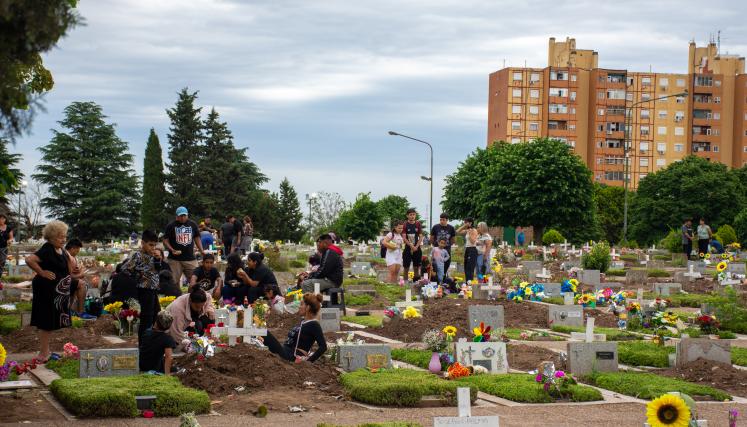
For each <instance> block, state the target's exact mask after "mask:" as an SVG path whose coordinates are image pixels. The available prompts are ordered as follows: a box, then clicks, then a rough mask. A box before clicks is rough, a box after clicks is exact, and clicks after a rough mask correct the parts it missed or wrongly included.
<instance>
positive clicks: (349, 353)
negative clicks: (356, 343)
mask: <svg viewBox="0 0 747 427" xmlns="http://www.w3.org/2000/svg"><path fill="white" fill-rule="evenodd" d="M344 359H345V360H346V361H347V362H348V370H350V361H351V360H353V353H351V352H348V354H346V355H345V357H344Z"/></svg>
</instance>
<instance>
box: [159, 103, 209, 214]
mask: <svg viewBox="0 0 747 427" xmlns="http://www.w3.org/2000/svg"><path fill="white" fill-rule="evenodd" d="M196 99H197V92H193V93H190V92H189V90H188V89H187V88H184V89H182V90H181V91H180V92H179V98H178V99H177V101H176V105H175V106H174V108H172V109H168V110H166V113H167V114H168V115H169V119H171V126H170V127H169V134H168V138H169V164H168V172H167V173H166V184H167V185H168V187H169V190H170V197H169V199H168V202H169V211H170V212H173V210H174V209H175V208H176V207H177V206H182V205H183V206H187V209H189V211H190V212H191V213H192V215H193V216H197V215H202V214H205V213H206V210H205V204H206V200H205V193H204V192H203V191H200V188H201V184H202V183H201V181H202V177H201V173H200V172H201V171H200V170H199V169H198V168H197V165H198V163H199V162H200V157H201V156H202V154H203V153H204V151H203V148H204V146H203V140H204V135H203V133H202V130H203V124H202V120H201V119H200V111H201V110H202V108H198V107H195V100H196Z"/></svg>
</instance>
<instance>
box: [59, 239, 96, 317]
mask: <svg viewBox="0 0 747 427" xmlns="http://www.w3.org/2000/svg"><path fill="white" fill-rule="evenodd" d="M82 247H83V243H82V242H81V241H80V240H78V239H70V240H69V241H68V242H67V244H66V245H65V250H66V251H67V253H68V255H70V258H71V260H72V262H73V271H72V272H71V275H72V276H73V280H72V281H71V282H70V308H71V310H72V311H73V312H72V313H71V314H72V315H73V316H78V317H80V318H83V319H90V318H91V317H92V316H89V315H87V314H86V313H84V312H83V305H84V303H85V301H86V293H87V292H88V288H87V287H86V281H85V277H84V275H83V269H82V268H80V264H78V259H77V258H76V257H77V256H78V253H79V252H80V249H81V248H82ZM73 300H74V304H73Z"/></svg>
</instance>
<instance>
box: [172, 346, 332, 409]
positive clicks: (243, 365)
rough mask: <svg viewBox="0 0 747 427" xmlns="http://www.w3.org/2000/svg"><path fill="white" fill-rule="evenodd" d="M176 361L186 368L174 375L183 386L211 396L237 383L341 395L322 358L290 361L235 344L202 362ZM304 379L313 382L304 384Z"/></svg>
mask: <svg viewBox="0 0 747 427" xmlns="http://www.w3.org/2000/svg"><path fill="white" fill-rule="evenodd" d="M177 364H178V365H179V367H181V368H184V369H186V372H185V373H182V374H179V375H178V377H179V379H180V380H181V382H182V383H183V384H184V385H186V386H189V387H194V388H197V389H202V390H205V391H207V392H208V393H209V394H210V395H211V396H223V395H228V394H233V393H236V390H235V389H236V387H239V386H245V387H247V388H250V389H251V388H254V389H261V390H271V389H283V390H287V391H290V390H292V389H309V388H315V389H317V390H319V391H322V392H325V393H327V394H334V395H340V394H342V387H341V386H340V384H339V382H338V381H337V377H338V374H339V373H338V371H337V370H336V369H335V367H334V365H333V364H332V363H331V362H328V361H326V360H325V359H323V358H322V359H319V360H317V361H316V362H314V363H308V362H303V363H299V364H296V363H290V362H287V361H285V360H283V359H280V358H279V357H278V356H276V355H274V354H272V353H270V352H269V351H267V350H264V349H260V348H257V347H254V346H251V345H248V344H237V345H236V346H235V347H230V348H228V349H226V350H223V351H219V352H217V353H216V354H215V356H213V357H210V358H207V359H205V360H203V361H198V360H197V356H196V355H194V354H190V355H187V356H184V357H183V358H180V359H178V360H177ZM306 381H311V382H313V383H314V385H304V382H306Z"/></svg>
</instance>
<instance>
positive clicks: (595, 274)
mask: <svg viewBox="0 0 747 427" xmlns="http://www.w3.org/2000/svg"><path fill="white" fill-rule="evenodd" d="M601 280H602V277H601V273H600V272H599V270H581V271H579V272H578V281H579V282H581V283H583V284H584V285H597V284H599V283H601Z"/></svg>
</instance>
